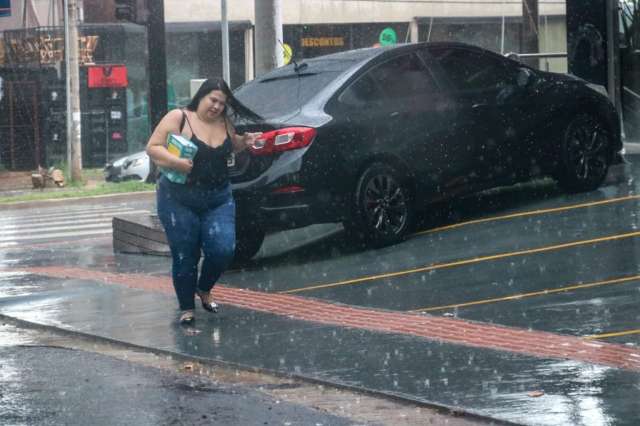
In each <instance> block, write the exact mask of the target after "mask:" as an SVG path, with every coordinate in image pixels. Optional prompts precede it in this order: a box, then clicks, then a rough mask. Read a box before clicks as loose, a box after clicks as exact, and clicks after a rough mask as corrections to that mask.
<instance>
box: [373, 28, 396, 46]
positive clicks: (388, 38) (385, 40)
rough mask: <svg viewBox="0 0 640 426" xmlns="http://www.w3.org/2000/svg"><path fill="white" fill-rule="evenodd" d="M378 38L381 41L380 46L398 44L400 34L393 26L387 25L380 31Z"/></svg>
mask: <svg viewBox="0 0 640 426" xmlns="http://www.w3.org/2000/svg"><path fill="white" fill-rule="evenodd" d="M378 40H379V41H380V46H389V45H391V44H396V42H397V41H398V36H397V35H396V31H395V30H394V29H393V28H390V27H387V28H385V29H384V30H382V31H381V32H380V37H379V39H378Z"/></svg>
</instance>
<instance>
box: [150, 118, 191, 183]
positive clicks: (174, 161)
mask: <svg viewBox="0 0 640 426" xmlns="http://www.w3.org/2000/svg"><path fill="white" fill-rule="evenodd" d="M181 122H182V111H181V110H179V109H174V110H171V111H169V112H168V113H167V114H166V115H165V116H164V117H163V118H162V120H160V123H158V125H157V126H156V128H155V129H154V130H153V133H152V134H151V137H150V138H149V141H148V142H147V148H146V151H147V154H148V155H149V157H150V158H151V159H152V160H153V162H154V163H156V165H158V166H159V167H167V168H170V169H174V170H177V171H179V172H182V173H190V172H191V168H192V167H193V163H192V161H191V160H187V159H186V158H178V157H176V156H174V155H172V154H170V153H169V151H168V150H167V137H168V136H169V134H170V133H174V134H180V123H181Z"/></svg>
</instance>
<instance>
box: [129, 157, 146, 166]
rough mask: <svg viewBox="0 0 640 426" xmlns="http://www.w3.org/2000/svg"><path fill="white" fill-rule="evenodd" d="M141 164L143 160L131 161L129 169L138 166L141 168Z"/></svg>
mask: <svg viewBox="0 0 640 426" xmlns="http://www.w3.org/2000/svg"><path fill="white" fill-rule="evenodd" d="M142 164H144V163H143V159H142V158H136V159H135V160H133V161H132V162H131V167H138V166H142Z"/></svg>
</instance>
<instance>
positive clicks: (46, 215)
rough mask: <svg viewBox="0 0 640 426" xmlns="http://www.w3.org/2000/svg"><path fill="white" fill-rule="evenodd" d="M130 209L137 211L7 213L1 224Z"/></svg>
mask: <svg viewBox="0 0 640 426" xmlns="http://www.w3.org/2000/svg"><path fill="white" fill-rule="evenodd" d="M130 211H136V210H133V209H130V208H126V207H125V208H123V207H120V208H114V209H111V208H110V209H102V210H94V211H85V210H76V211H65V212H57V213H53V212H39V213H32V214H26V215H15V216H7V215H6V213H5V214H4V217H3V218H0V226H2V225H6V224H13V223H26V222H38V221H40V222H42V221H47V220H52V219H59V218H68V217H70V216H73V217H93V216H113V215H115V214H123V213H127V212H130ZM137 211H144V212H147V213H148V210H137Z"/></svg>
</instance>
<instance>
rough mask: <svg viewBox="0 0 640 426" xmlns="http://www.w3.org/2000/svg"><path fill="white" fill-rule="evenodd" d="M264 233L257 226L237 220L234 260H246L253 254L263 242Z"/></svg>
mask: <svg viewBox="0 0 640 426" xmlns="http://www.w3.org/2000/svg"><path fill="white" fill-rule="evenodd" d="M265 234H266V233H265V231H264V229H262V228H261V227H259V226H255V225H249V224H248V223H243V222H237V223H236V251H235V254H234V262H246V261H248V260H250V259H251V258H252V257H253V256H255V255H256V253H258V250H260V247H261V246H262V243H263V242H264V237H265Z"/></svg>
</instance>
